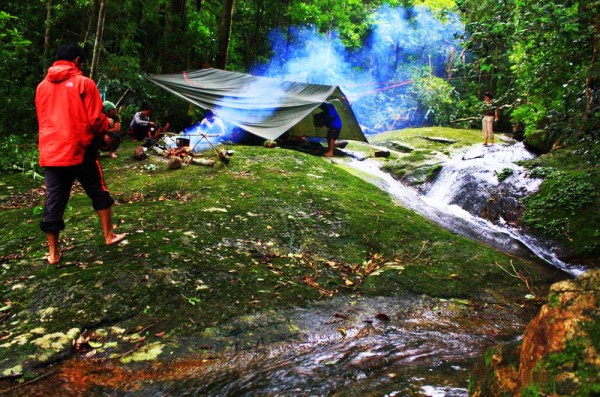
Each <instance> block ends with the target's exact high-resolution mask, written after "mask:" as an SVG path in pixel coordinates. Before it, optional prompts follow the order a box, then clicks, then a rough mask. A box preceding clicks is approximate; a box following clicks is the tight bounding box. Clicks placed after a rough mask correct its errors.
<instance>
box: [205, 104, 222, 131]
mask: <svg viewBox="0 0 600 397" xmlns="http://www.w3.org/2000/svg"><path fill="white" fill-rule="evenodd" d="M200 131H201V132H202V133H203V134H207V135H213V134H214V135H223V134H224V133H225V126H224V125H223V122H222V121H221V119H220V118H218V117H217V116H215V114H214V113H213V111H212V110H210V109H208V110H207V111H206V112H204V119H202V121H201V122H200Z"/></svg>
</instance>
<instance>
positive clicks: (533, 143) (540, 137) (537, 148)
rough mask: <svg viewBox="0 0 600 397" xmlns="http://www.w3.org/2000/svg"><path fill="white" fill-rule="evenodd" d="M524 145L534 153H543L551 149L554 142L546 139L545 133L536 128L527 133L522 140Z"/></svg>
mask: <svg viewBox="0 0 600 397" xmlns="http://www.w3.org/2000/svg"><path fill="white" fill-rule="evenodd" d="M523 143H524V144H525V147H526V148H527V149H529V150H531V151H532V152H534V153H536V154H545V153H548V152H549V151H550V149H552V144H553V143H554V142H552V141H550V139H548V136H547V135H546V133H545V132H544V131H542V130H537V131H534V132H530V133H528V134H527V136H526V137H525V139H524V140H523Z"/></svg>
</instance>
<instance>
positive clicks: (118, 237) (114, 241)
mask: <svg viewBox="0 0 600 397" xmlns="http://www.w3.org/2000/svg"><path fill="white" fill-rule="evenodd" d="M125 237H127V233H121V234H113V235H112V237H110V238H108V239H106V245H114V244H117V243H118V242H121V241H123V239H124V238H125Z"/></svg>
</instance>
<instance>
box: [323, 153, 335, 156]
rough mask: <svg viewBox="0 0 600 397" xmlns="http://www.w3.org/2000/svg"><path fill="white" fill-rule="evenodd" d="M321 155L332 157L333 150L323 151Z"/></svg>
mask: <svg viewBox="0 0 600 397" xmlns="http://www.w3.org/2000/svg"><path fill="white" fill-rule="evenodd" d="M323 156H325V157H333V152H325V153H323Z"/></svg>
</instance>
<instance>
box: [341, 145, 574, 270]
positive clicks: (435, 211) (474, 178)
mask: <svg viewBox="0 0 600 397" xmlns="http://www.w3.org/2000/svg"><path fill="white" fill-rule="evenodd" d="M533 156H534V155H533V154H531V153H530V152H528V151H527V150H526V149H525V147H524V146H523V144H522V143H517V144H514V145H499V146H496V147H495V148H493V149H491V150H489V149H488V148H484V147H479V146H478V147H474V148H470V149H469V150H467V151H466V152H461V153H459V154H457V155H455V156H454V157H452V158H451V159H450V160H449V161H448V162H446V163H445V164H444V168H443V169H442V171H441V173H440V175H439V176H438V178H437V179H436V181H435V182H434V183H433V184H432V186H431V187H430V189H429V190H428V192H427V193H426V194H425V195H422V196H421V195H419V194H418V193H417V192H416V191H415V190H414V189H412V188H410V187H407V186H404V185H403V184H402V183H401V182H399V181H397V180H395V179H394V178H393V177H392V176H391V175H389V174H388V173H386V172H384V171H382V170H381V169H380V163H378V162H376V161H373V160H368V159H367V160H364V161H359V160H354V161H351V162H350V163H349V166H350V167H352V168H355V169H358V170H361V171H362V172H363V173H367V174H369V175H371V177H372V181H371V182H373V183H375V184H376V185H378V186H379V187H380V188H382V189H383V190H385V191H387V192H389V193H390V194H391V195H392V196H394V197H395V198H397V199H398V200H399V201H400V202H401V203H402V205H403V206H405V207H407V208H409V209H411V210H413V211H415V212H417V213H419V214H421V215H423V216H425V217H427V218H429V219H431V220H433V221H434V222H436V223H437V224H439V225H441V226H444V227H445V228H447V229H449V230H451V231H454V232H456V233H458V234H460V235H462V236H465V237H468V238H471V239H473V240H477V241H481V242H484V243H485V244H487V245H490V246H492V247H494V248H497V249H499V250H501V251H504V252H508V253H511V254H515V255H518V256H522V257H527V256H530V255H531V254H533V255H534V256H535V257H538V258H540V259H542V260H543V261H545V262H547V263H549V264H551V265H553V266H556V267H558V268H559V269H562V270H564V271H565V272H567V273H569V274H571V275H573V276H577V275H579V274H581V273H582V272H583V271H584V270H585V269H582V268H581V267H579V266H577V265H571V264H567V263H565V262H563V261H562V260H560V259H559V258H558V256H557V255H556V253H555V252H554V251H553V247H551V246H549V245H548V244H547V243H546V242H544V241H542V240H541V239H539V238H536V237H534V236H530V235H527V234H525V233H523V232H522V231H521V230H520V229H518V228H517V227H514V226H512V225H510V224H508V223H502V222H501V223H500V224H494V223H492V222H490V221H488V220H486V219H483V218H481V217H479V216H477V215H474V212H476V211H477V210H479V209H480V208H481V205H482V203H484V202H486V201H487V200H488V198H489V192H490V191H492V190H493V189H494V188H496V187H498V185H499V183H500V181H499V179H498V175H499V174H500V173H501V172H503V171H504V170H507V169H510V170H511V172H512V174H511V175H510V176H509V178H511V179H512V180H510V181H509V178H507V179H506V180H505V183H511V184H513V190H514V191H516V192H520V193H521V194H522V195H526V194H531V193H532V192H534V191H535V190H537V188H538V187H539V184H540V183H541V181H540V180H537V179H532V178H529V177H528V176H527V175H526V172H525V171H524V170H523V168H522V167H520V166H518V165H517V164H515V161H518V160H525V159H531V158H533Z"/></svg>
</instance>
